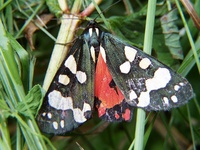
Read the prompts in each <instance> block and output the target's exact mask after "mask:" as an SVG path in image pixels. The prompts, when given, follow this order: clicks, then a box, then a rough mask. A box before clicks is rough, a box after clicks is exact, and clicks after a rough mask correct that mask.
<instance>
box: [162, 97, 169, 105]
mask: <svg viewBox="0 0 200 150" xmlns="http://www.w3.org/2000/svg"><path fill="white" fill-rule="evenodd" d="M163 101H164V105H167V106H168V105H169V99H168V98H167V97H163Z"/></svg>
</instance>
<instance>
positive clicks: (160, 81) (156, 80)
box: [145, 68, 171, 92]
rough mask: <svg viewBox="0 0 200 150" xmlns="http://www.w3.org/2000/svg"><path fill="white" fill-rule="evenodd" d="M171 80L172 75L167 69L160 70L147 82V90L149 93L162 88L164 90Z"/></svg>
mask: <svg viewBox="0 0 200 150" xmlns="http://www.w3.org/2000/svg"><path fill="white" fill-rule="evenodd" d="M170 80H171V74H170V72H169V70H168V69H166V68H158V69H157V70H156V71H155V73H154V77H153V78H151V79H147V80H146V82H145V83H146V88H147V91H149V92H150V91H152V90H158V89H160V88H164V87H165V86H166V85H167V83H169V81H170Z"/></svg>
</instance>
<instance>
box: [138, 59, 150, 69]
mask: <svg viewBox="0 0 200 150" xmlns="http://www.w3.org/2000/svg"><path fill="white" fill-rule="evenodd" d="M150 64H151V61H150V60H149V59H148V58H143V59H142V60H141V61H140V63H139V66H140V68H142V69H147V68H148V67H149V65H150Z"/></svg>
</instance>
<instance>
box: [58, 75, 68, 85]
mask: <svg viewBox="0 0 200 150" xmlns="http://www.w3.org/2000/svg"><path fill="white" fill-rule="evenodd" d="M69 81H70V79H69V77H68V76H67V75H64V74H60V75H59V77H58V82H59V83H61V84H63V85H67V84H68V83H69Z"/></svg>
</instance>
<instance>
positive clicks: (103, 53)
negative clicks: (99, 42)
mask: <svg viewBox="0 0 200 150" xmlns="http://www.w3.org/2000/svg"><path fill="white" fill-rule="evenodd" d="M100 53H101V55H102V57H103V60H104V62H105V63H106V52H105V49H104V48H103V47H102V46H100Z"/></svg>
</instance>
